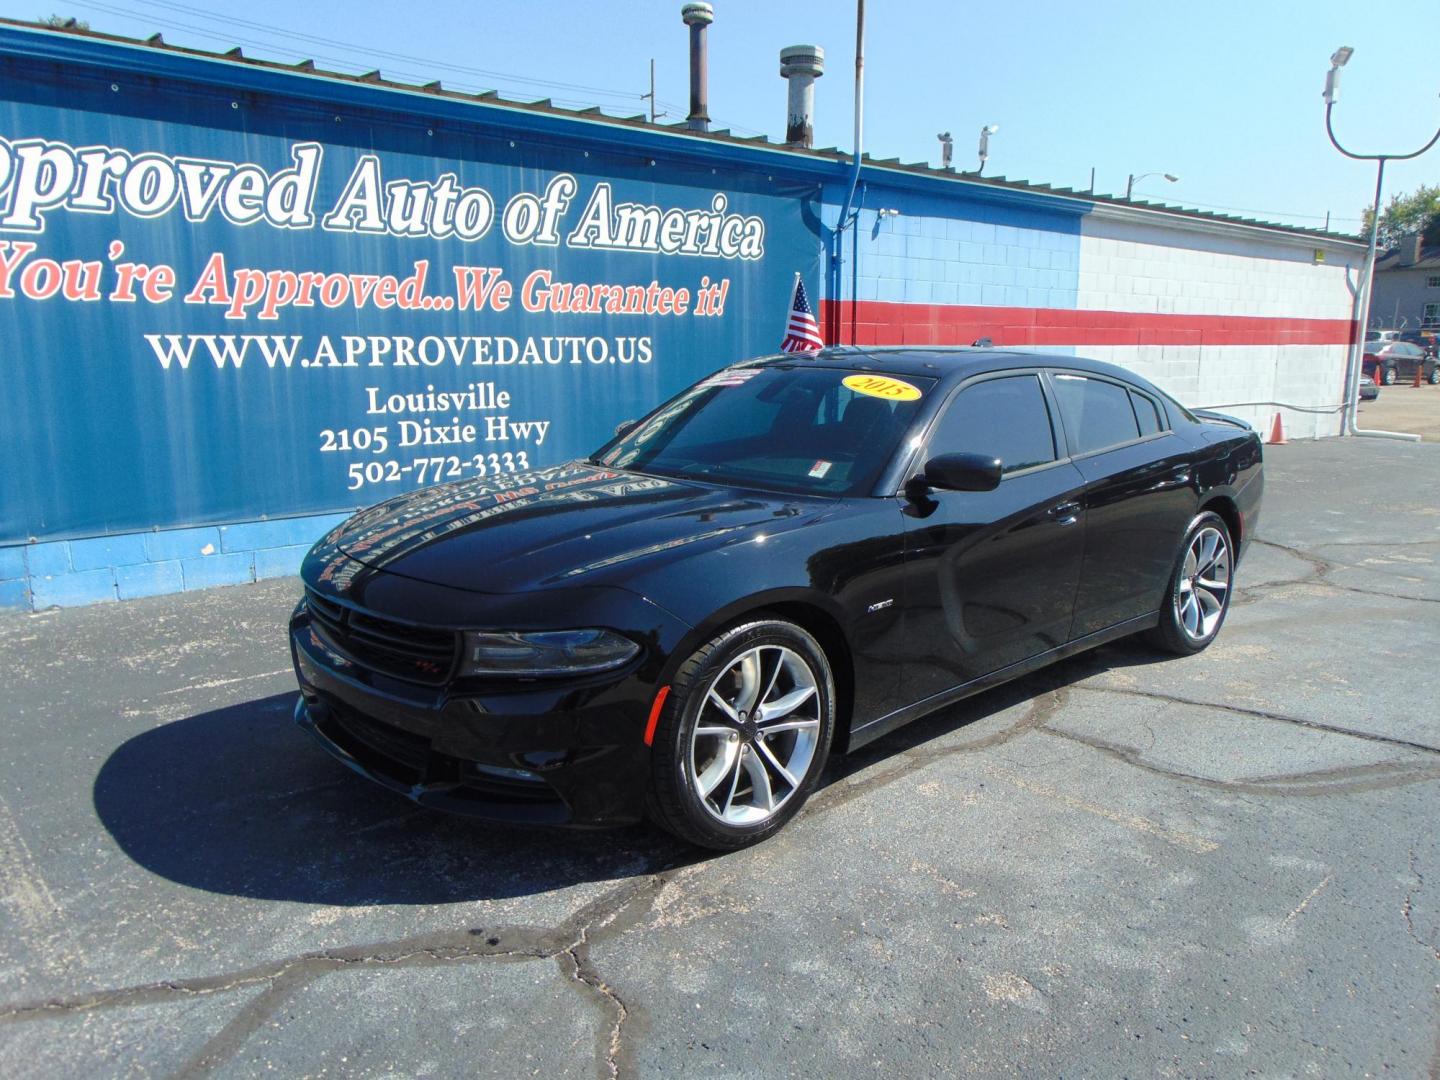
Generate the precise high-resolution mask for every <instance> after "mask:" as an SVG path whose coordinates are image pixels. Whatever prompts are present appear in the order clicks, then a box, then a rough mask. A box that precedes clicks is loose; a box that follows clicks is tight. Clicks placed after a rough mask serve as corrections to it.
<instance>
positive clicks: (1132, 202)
mask: <svg viewBox="0 0 1440 1080" xmlns="http://www.w3.org/2000/svg"><path fill="white" fill-rule="evenodd" d="M0 25H9V26H14V27H18V28H21V29H26V30H40V31H45V32H49V33H57V34H66V35H72V36H75V37H80V38H87V39H90V40H94V41H100V42H113V43H116V44H121V45H127V46H140V47H144V48H151V49H156V50H160V51H163V52H167V53H174V54H177V55H182V56H190V57H196V58H200V59H209V60H223V61H227V62H230V63H239V64H245V65H247V66H251V67H255V68H262V69H265V70H269V71H278V72H294V73H297V74H303V75H307V76H311V77H319V78H323V79H334V80H336V81H338V82H345V83H362V84H366V85H370V86H378V87H384V88H390V89H395V90H405V91H410V92H415V91H420V92H423V93H428V94H434V95H436V96H437V97H443V98H447V99H451V100H456V101H473V102H483V103H484V104H486V105H492V106H496V105H498V106H501V107H504V108H509V109H516V110H519V111H528V112H538V113H545V114H549V115H553V116H563V117H568V118H573V119H577V120H582V121H583V120H587V119H589V120H594V119H599V118H602V117H603V119H604V121H605V123H606V124H612V125H613V124H620V125H625V126H633V127H637V128H644V129H647V130H652V131H661V132H666V133H673V134H676V135H684V136H685V137H687V138H695V139H704V140H708V141H714V142H720V143H732V144H735V145H737V146H750V147H753V146H757V145H758V146H763V147H765V148H766V149H768V150H774V151H778V152H782V153H786V154H794V155H796V156H797V157H806V158H811V159H815V158H819V159H831V160H835V161H842V162H848V161H851V160H852V155H851V153H850V151H847V150H841V149H840V148H839V147H834V146H828V147H824V148H817V149H803V148H798V147H792V146H787V145H786V144H785V143H784V142H777V141H774V140H771V139H770V137H769V136H767V135H749V136H746V135H736V134H734V133H733V132H731V131H730V130H729V129H726V128H721V129H718V130H713V131H709V132H696V131H691V130H690V129H689V127H688V125H687V123H686V122H685V121H684V120H678V121H675V122H673V123H669V124H664V123H652V122H651V121H650V120H648V119H647V118H646V117H645V116H644V114H640V115H636V116H617V115H615V114H613V113H605V112H602V110H601V108H600V106H598V105H591V106H586V107H583V108H574V109H570V108H565V107H563V106H559V105H556V104H554V102H553V101H552V100H551V99H550V98H541V99H538V100H534V101H525V100H521V99H517V98H507V97H503V96H501V95H500V94H499V93H498V92H497V91H494V90H483V91H480V92H478V93H469V92H464V91H458V90H447V89H445V87H444V85H443V84H442V83H441V82H440V81H439V80H436V81H434V82H428V83H406V82H397V81H395V80H392V79H386V78H385V77H384V75H383V74H382V72H381V71H380V70H379V69H376V70H373V71H369V72H366V73H365V74H363V75H351V74H347V73H345V72H342V71H330V70H327V69H324V68H318V67H316V66H315V62H314V61H313V60H300V61H298V62H296V63H293V64H285V63H281V62H279V61H274V60H260V59H257V58H255V57H252V56H246V55H245V54H244V53H243V51H242V50H241V49H240V47H239V46H236V47H235V48H233V49H230V50H228V51H226V52H211V51H209V50H206V49H196V48H191V47H188V46H184V45H171V44H170V43H168V42H167V41H165V39H164V38H163V37H162V36H161V35H160V34H158V33H157V34H152V35H151V36H150V37H148V38H144V39H141V38H129V37H124V36H122V35H118V34H106V33H102V32H100V31H97V30H88V29H83V28H81V27H79V26H61V27H56V26H50V25H48V24H44V23H36V22H29V21H25V20H19V19H6V18H0ZM862 160H863V161H864V163H865V164H867V165H871V166H874V167H878V168H884V169H893V170H896V171H899V172H905V173H912V174H915V175H922V176H928V177H932V178H934V179H937V180H953V181H964V182H965V183H968V184H981V185H985V186H989V187H996V188H1003V189H1008V190H1013V191H1025V192H1031V193H1033V194H1036V195H1041V196H1045V195H1053V196H1057V197H1062V198H1071V199H1083V200H1085V201H1086V202H1093V203H1096V204H1101V205H1108V206H1117V207H1134V208H1136V209H1141V210H1147V211H1151V212H1154V213H1159V214H1168V215H1173V216H1175V217H1180V218H1187V219H1192V220H1199V221H1208V222H1215V223H1217V224H1229V225H1242V226H1248V227H1251V228H1260V229H1270V230H1274V231H1276V232H1282V233H1288V234H1291V235H1294V236H1309V237H1316V238H1321V239H1327V240H1336V241H1343V242H1355V241H1357V240H1358V239H1359V238H1358V237H1356V236H1353V235H1351V234H1348V233H1341V232H1332V231H1327V230H1325V229H1312V228H1308V227H1305V226H1299V225H1285V224H1282V223H1280V222H1275V221H1265V220H1261V219H1259V218H1247V217H1237V216H1234V215H1230V214H1221V213H1215V212H1214V211H1210V210H1197V209H1191V208H1189V207H1185V206H1179V205H1175V204H1172V203H1163V202H1148V201H1146V200H1144V199H1125V198H1123V197H1120V196H1116V195H1098V194H1095V193H1094V192H1091V191H1086V190H1083V189H1076V188H1069V187H1055V186H1053V185H1051V184H1046V183H1041V182H1038V181H1033V180H1013V179H1011V178H1009V177H1006V176H980V175H977V174H975V173H965V172H956V171H954V170H950V169H940V168H936V167H935V166H933V165H931V164H930V163H929V162H924V161H915V162H901V161H900V159H899V158H876V157H873V156H871V155H869V154H866V155H864V157H863V159H862ZM1377 265H1378V264H1377Z"/></svg>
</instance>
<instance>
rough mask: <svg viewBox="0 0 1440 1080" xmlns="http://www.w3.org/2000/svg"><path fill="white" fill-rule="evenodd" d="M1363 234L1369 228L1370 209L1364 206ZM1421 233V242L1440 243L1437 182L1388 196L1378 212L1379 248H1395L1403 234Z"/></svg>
mask: <svg viewBox="0 0 1440 1080" xmlns="http://www.w3.org/2000/svg"><path fill="white" fill-rule="evenodd" d="M1363 231H1364V232H1365V233H1369V231H1370V209H1369V207H1366V209H1365V227H1364V230H1363ZM1414 233H1424V234H1425V243H1427V244H1440V184H1437V185H1435V186H1434V187H1427V186H1425V185H1424V184H1421V185H1420V186H1419V187H1418V188H1416V189H1415V191H1414V192H1413V193H1412V194H1410V195H1391V196H1390V202H1389V203H1388V204H1387V205H1386V207H1385V209H1384V210H1382V211H1381V212H1380V231H1379V247H1380V250H1381V251H1385V250H1388V249H1389V248H1393V247H1395V246H1396V245H1397V244H1399V243H1400V241H1401V240H1403V239H1404V238H1405V237H1406V236H1409V235H1413V234H1414Z"/></svg>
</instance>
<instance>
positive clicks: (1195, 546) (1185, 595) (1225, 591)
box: [1175, 526, 1230, 641]
mask: <svg viewBox="0 0 1440 1080" xmlns="http://www.w3.org/2000/svg"><path fill="white" fill-rule="evenodd" d="M1229 595H1230V543H1229V541H1227V540H1226V539H1225V535H1224V534H1223V533H1222V532H1221V531H1220V530H1219V529H1217V528H1214V527H1213V526H1207V527H1206V528H1203V529H1201V530H1200V531H1199V532H1198V533H1196V534H1195V537H1194V539H1192V540H1191V541H1190V547H1189V549H1188V550H1187V551H1186V552H1185V566H1184V568H1183V569H1182V570H1181V571H1180V587H1179V589H1177V590H1176V592H1175V607H1176V611H1177V613H1178V614H1179V616H1180V625H1181V626H1182V627H1183V628H1184V630H1185V633H1186V635H1188V636H1189V637H1190V638H1191V639H1192V640H1195V641H1203V640H1204V639H1205V638H1208V637H1209V636H1210V635H1211V634H1213V633H1214V632H1215V629H1216V627H1218V626H1219V625H1220V619H1221V618H1222V617H1223V616H1224V614H1225V601H1226V600H1227V599H1228V597H1229Z"/></svg>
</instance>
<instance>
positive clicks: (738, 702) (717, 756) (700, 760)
mask: <svg viewBox="0 0 1440 1080" xmlns="http://www.w3.org/2000/svg"><path fill="white" fill-rule="evenodd" d="M834 728H835V680H834V677H833V675H832V674H831V670H830V663H829V661H828V660H827V658H826V656H825V652H824V650H823V649H822V648H821V647H820V644H819V643H818V642H817V641H816V640H815V639H814V638H813V637H811V635H810V634H808V633H807V632H806V631H805V630H803V629H802V628H800V627H799V626H796V625H795V624H794V623H791V622H787V621H784V620H781V619H758V620H755V621H750V622H744V623H741V624H739V625H737V626H733V627H731V628H729V629H728V630H725V631H724V632H723V633H721V634H719V635H717V636H716V637H715V638H713V639H712V640H710V641H709V642H707V643H706V644H704V645H702V646H701V647H700V648H699V649H697V650H696V651H695V652H694V653H693V654H692V655H691V656H690V657H689V658H688V659H687V660H686V661H685V663H684V664H682V665H681V667H680V670H679V671H678V672H677V674H676V676H675V679H674V681H673V682H672V683H671V686H670V693H669V695H668V697H667V699H666V701H665V706H664V709H663V710H662V712H661V714H660V719H659V722H658V724H657V726H656V729H655V735H654V739H653V742H652V747H653V750H652V753H653V758H652V766H651V785H650V798H649V811H650V816H651V818H652V819H653V820H654V821H655V822H656V823H657V824H659V825H661V826H662V827H663V828H665V829H667V830H669V831H670V832H672V833H674V834H675V835H677V836H679V837H681V838H682V839H685V840H688V841H690V842H691V843H694V844H699V845H700V846H702V847H707V848H714V849H717V850H732V849H735V848H740V847H745V846H746V845H748V844H753V843H756V842H758V841H760V840H763V839H765V838H766V837H767V836H770V835H772V834H773V833H775V832H776V831H778V830H779V829H780V828H781V827H782V826H783V825H784V824H785V823H786V822H787V821H789V820H790V819H791V818H792V817H794V816H795V814H796V813H798V812H799V810H800V807H801V806H802V805H803V804H804V802H805V800H806V798H808V797H809V795H810V792H811V791H813V790H814V788H815V785H816V783H817V782H818V780H819V778H820V773H821V771H822V770H823V768H824V766H825V759H826V757H827V755H828V754H829V752H830V742H831V739H832V737H833V735H834Z"/></svg>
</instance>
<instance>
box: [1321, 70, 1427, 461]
mask: <svg viewBox="0 0 1440 1080" xmlns="http://www.w3.org/2000/svg"><path fill="white" fill-rule="evenodd" d="M1354 54H1355V50H1354V49H1352V48H1351V47H1350V46H1349V45H1342V46H1340V48H1338V49H1336V50H1335V52H1334V53H1332V54H1331V56H1330V70H1329V72H1328V73H1327V74H1326V75H1325V93H1324V97H1325V134H1326V135H1327V136H1329V138H1330V145H1331V146H1333V147H1335V149H1336V150H1339V151H1340V153H1342V154H1344V155H1345V156H1346V157H1348V158H1354V159H1355V160H1356V161H1373V162H1375V205H1374V206H1373V207H1372V208H1371V210H1370V243H1369V245H1368V247H1367V248H1366V250H1365V269H1364V271H1363V272H1362V273H1361V276H1360V289H1359V292H1358V293H1357V294H1356V297H1355V308H1356V310H1355V324H1356V330H1357V331H1358V333H1355V334H1353V335H1352V336H1353V337H1354V340H1353V341H1352V342H1351V343H1350V356H1349V358H1348V360H1347V361H1346V364H1345V404H1344V416H1343V419H1342V424H1341V429H1340V430H1341V434H1345V435H1374V436H1377V437H1379V438H1382V439H1404V440H1405V441H1407V442H1419V441H1420V436H1419V435H1409V434H1406V433H1403V432H1398V431H1364V430H1361V429H1360V428H1358V427H1356V426H1355V412H1356V409H1357V408H1358V407H1359V403H1360V376H1361V374H1362V371H1361V368H1362V366H1363V364H1364V356H1365V328H1366V327H1367V326H1368V325H1369V323H1370V287H1371V284H1372V279H1373V278H1374V276H1375V246H1376V242H1377V240H1378V238H1379V236H1380V193H1381V189H1382V188H1383V187H1384V184H1385V162H1387V161H1408V160H1409V159H1410V158H1416V157H1419V156H1420V155H1421V154H1423V153H1425V151H1426V150H1429V149H1430V148H1431V147H1432V146H1434V145H1435V143H1436V141H1437V140H1440V128H1437V129H1436V130H1435V134H1434V135H1432V136H1430V141H1429V142H1427V143H1426V144H1425V145H1424V146H1422V147H1420V149H1419V150H1416V151H1415V152H1414V153H1410V154H1356V153H1353V152H1351V151H1349V150H1346V149H1345V147H1343V146H1341V145H1340V143H1339V141H1337V140H1336V138H1335V129H1334V128H1333V127H1331V126H1330V112H1331V110H1333V109H1334V108H1335V102H1337V101H1339V100H1340V69H1341V68H1343V67H1344V66H1345V65H1346V64H1347V63H1349V61H1350V57H1351V56H1353V55H1354ZM1375 374H1376V375H1377V376H1378V375H1379V374H1380V372H1379V370H1378V369H1377V370H1376V372H1375Z"/></svg>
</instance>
